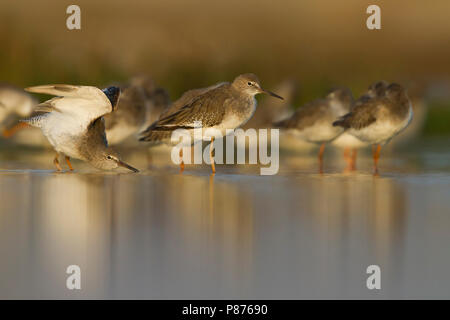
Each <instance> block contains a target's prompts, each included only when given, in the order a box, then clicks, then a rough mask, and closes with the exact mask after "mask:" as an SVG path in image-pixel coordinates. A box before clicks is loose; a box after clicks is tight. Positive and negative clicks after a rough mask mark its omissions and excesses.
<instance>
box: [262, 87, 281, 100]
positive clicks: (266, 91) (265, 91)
mask: <svg viewBox="0 0 450 320" xmlns="http://www.w3.org/2000/svg"><path fill="white" fill-rule="evenodd" d="M261 90H262V92H264V93H267V94H268V95H269V96H272V97H275V98H278V99H281V100H284V98H283V97H281V96H279V95H277V94H276V93H273V92H272V91H269V90H264V89H261Z"/></svg>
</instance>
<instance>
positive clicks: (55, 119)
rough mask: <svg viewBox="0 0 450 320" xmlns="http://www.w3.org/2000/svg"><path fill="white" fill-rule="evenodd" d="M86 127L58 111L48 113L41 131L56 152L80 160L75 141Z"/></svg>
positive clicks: (77, 140)
mask: <svg viewBox="0 0 450 320" xmlns="http://www.w3.org/2000/svg"><path fill="white" fill-rule="evenodd" d="M86 129H87V128H85V127H83V126H82V125H81V124H80V123H78V121H76V120H75V119H74V118H73V117H71V116H69V115H66V114H61V113H59V112H52V113H50V114H49V115H48V117H47V119H46V121H45V122H44V123H43V125H42V133H43V134H44V136H46V137H47V139H48V141H49V142H50V144H51V145H52V146H53V148H55V150H56V151H57V152H59V153H63V154H65V155H67V156H69V157H71V158H76V159H81V160H83V156H82V155H80V154H79V152H78V144H77V142H79V140H80V136H81V135H83V134H85V133H86Z"/></svg>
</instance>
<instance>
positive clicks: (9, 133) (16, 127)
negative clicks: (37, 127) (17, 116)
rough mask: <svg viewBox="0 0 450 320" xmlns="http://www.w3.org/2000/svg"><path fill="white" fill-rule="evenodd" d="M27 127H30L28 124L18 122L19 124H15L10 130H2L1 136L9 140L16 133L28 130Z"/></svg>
mask: <svg viewBox="0 0 450 320" xmlns="http://www.w3.org/2000/svg"><path fill="white" fill-rule="evenodd" d="M28 127H30V125H29V124H28V123H26V122H22V121H20V122H18V123H16V124H15V125H14V126H12V127H11V128H9V129H5V130H3V132H2V134H3V137H4V138H10V137H11V136H13V135H14V134H15V133H16V132H17V131H19V130H21V129H24V128H28Z"/></svg>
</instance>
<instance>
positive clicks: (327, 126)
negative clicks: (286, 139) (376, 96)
mask: <svg viewBox="0 0 450 320" xmlns="http://www.w3.org/2000/svg"><path fill="white" fill-rule="evenodd" d="M352 104H353V96H352V93H351V91H350V90H349V89H348V88H338V89H335V90H333V91H331V92H330V93H329V94H328V95H327V96H326V97H325V99H316V100H314V101H311V102H309V103H307V104H305V105H304V106H302V107H300V108H298V109H297V110H296V112H295V113H294V114H293V115H292V116H291V117H289V118H287V119H284V120H282V121H279V122H276V123H275V124H274V126H275V127H278V128H281V129H285V130H286V131H288V132H289V133H291V134H292V135H293V136H295V137H297V138H299V139H301V140H304V141H307V142H312V143H316V144H319V145H320V148H319V155H318V157H319V172H320V173H323V153H324V150H325V144H326V143H328V142H330V141H332V140H334V139H335V138H336V137H338V136H339V135H340V134H341V133H342V132H343V131H344V129H343V128H339V127H334V126H333V121H334V120H336V119H337V118H339V117H340V116H342V115H344V114H345V113H347V112H348V111H349V110H350V107H351V105H352Z"/></svg>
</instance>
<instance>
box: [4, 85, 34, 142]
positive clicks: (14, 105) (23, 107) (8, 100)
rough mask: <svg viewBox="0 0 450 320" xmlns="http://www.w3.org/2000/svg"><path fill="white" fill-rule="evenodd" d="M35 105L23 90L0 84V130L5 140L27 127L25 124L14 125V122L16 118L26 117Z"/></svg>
mask: <svg viewBox="0 0 450 320" xmlns="http://www.w3.org/2000/svg"><path fill="white" fill-rule="evenodd" d="M36 103H37V101H36V100H35V99H34V98H33V97H32V96H31V95H30V94H28V93H27V92H25V91H24V90H22V89H20V88H17V87H15V86H12V85H9V84H0V128H1V129H2V134H3V136H4V137H5V138H9V137H10V136H12V135H13V134H14V133H15V132H16V131H17V130H19V129H21V128H22V127H26V126H27V125H26V124H25V123H19V124H17V123H16V124H15V125H14V122H16V121H17V118H24V117H28V116H29V115H30V114H31V113H32V112H33V107H34V105H35V104H36ZM11 125H13V126H11Z"/></svg>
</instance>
